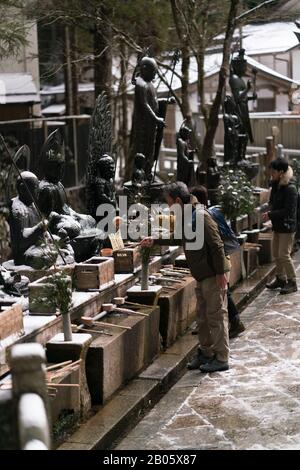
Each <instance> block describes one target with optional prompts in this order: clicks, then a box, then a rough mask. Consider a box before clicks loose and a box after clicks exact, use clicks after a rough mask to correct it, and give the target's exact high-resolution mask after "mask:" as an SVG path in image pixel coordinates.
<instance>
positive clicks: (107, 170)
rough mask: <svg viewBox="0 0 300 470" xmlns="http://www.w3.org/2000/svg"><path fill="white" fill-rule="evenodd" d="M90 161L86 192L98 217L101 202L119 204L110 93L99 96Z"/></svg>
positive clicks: (92, 131)
mask: <svg viewBox="0 0 300 470" xmlns="http://www.w3.org/2000/svg"><path fill="white" fill-rule="evenodd" d="M88 153H89V161H88V167H87V176H86V195H87V207H88V211H89V213H90V214H91V215H92V216H93V217H94V218H96V219H97V217H96V212H97V208H98V206H99V205H100V204H111V205H112V206H113V207H116V205H117V202H116V195H115V185H114V177H115V170H116V168H115V167H116V165H115V160H114V159H113V158H112V157H111V156H110V155H111V153H112V124H111V113H110V106H109V102H108V100H107V97H106V94H105V93H104V92H103V93H102V94H101V95H99V96H98V98H97V101H96V105H95V109H94V112H93V116H92V118H91V124H90V132H89V150H88Z"/></svg>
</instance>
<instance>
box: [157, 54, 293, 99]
mask: <svg viewBox="0 0 300 470" xmlns="http://www.w3.org/2000/svg"><path fill="white" fill-rule="evenodd" d="M245 58H246V59H247V62H248V64H249V65H250V66H252V67H255V68H256V69H257V70H258V72H261V73H263V74H265V75H268V76H269V77H270V78H273V79H275V80H280V81H282V82H284V83H286V84H289V85H292V84H295V85H296V86H300V82H299V81H297V80H293V79H292V78H289V77H286V76H285V75H282V74H281V73H278V72H276V71H275V70H273V69H271V68H270V67H267V66H266V65H263V64H261V63H260V62H258V61H257V60H255V59H253V58H252V57H249V56H245ZM221 63H222V54H219V53H217V54H209V55H207V56H206V57H205V62H204V70H205V78H208V77H211V76H212V75H215V74H217V73H218V72H219V70H220V66H221ZM180 69H181V61H180V62H179V63H178V64H177V66H176V69H175V70H176V71H178V73H179V74H180ZM197 78H198V73H197V63H196V60H195V58H194V57H192V58H191V65H190V75H189V82H190V84H191V85H192V84H194V83H196V82H197ZM165 80H167V82H168V83H170V80H171V72H170V71H168V72H167V74H166V75H165ZM155 83H156V85H157V87H158V88H157V89H158V92H160V93H166V92H167V91H168V87H167V86H166V85H165V84H164V83H163V82H161V81H160V80H159V79H157V80H156V82H155ZM172 88H173V90H174V91H176V90H179V89H180V88H181V81H180V79H179V78H178V77H177V76H175V77H174V78H173V84H172Z"/></svg>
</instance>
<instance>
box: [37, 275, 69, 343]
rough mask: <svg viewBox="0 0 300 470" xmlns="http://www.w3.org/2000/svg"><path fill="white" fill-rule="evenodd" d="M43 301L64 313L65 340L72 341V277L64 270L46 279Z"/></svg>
mask: <svg viewBox="0 0 300 470" xmlns="http://www.w3.org/2000/svg"><path fill="white" fill-rule="evenodd" d="M43 302H44V303H46V304H47V306H48V307H49V308H51V309H52V311H55V310H59V312H60V313H61V314H62V321H63V333H64V339H65V341H72V327H71V319H70V308H71V306H72V278H71V277H70V276H68V275H67V274H66V273H65V272H64V271H59V272H57V273H55V274H53V275H52V276H49V277H48V278H46V280H45V287H44V289H43Z"/></svg>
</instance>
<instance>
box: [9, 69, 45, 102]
mask: <svg viewBox="0 0 300 470" xmlns="http://www.w3.org/2000/svg"><path fill="white" fill-rule="evenodd" d="M22 103H40V95H39V92H38V91H37V89H36V86H35V83H34V81H33V78H32V75H30V74H29V73H0V104H22Z"/></svg>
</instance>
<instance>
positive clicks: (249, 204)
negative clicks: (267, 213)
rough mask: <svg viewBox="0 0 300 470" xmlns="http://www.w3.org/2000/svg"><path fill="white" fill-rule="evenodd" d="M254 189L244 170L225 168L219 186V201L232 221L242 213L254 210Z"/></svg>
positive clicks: (247, 213)
mask: <svg viewBox="0 0 300 470" xmlns="http://www.w3.org/2000/svg"><path fill="white" fill-rule="evenodd" d="M253 190H254V187H253V186H252V185H251V183H250V181H249V180H248V178H247V176H246V174H245V173H244V172H243V171H242V170H237V169H236V170H232V169H228V168H226V169H225V170H223V172H222V175H221V185H220V186H219V203H220V205H221V209H222V212H223V214H224V215H225V217H226V218H227V219H229V220H231V221H232V220H235V219H236V218H237V217H240V216H241V215H245V214H246V215H249V214H251V213H252V212H253V210H254V208H255V205H256V200H255V197H254V195H253Z"/></svg>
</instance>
